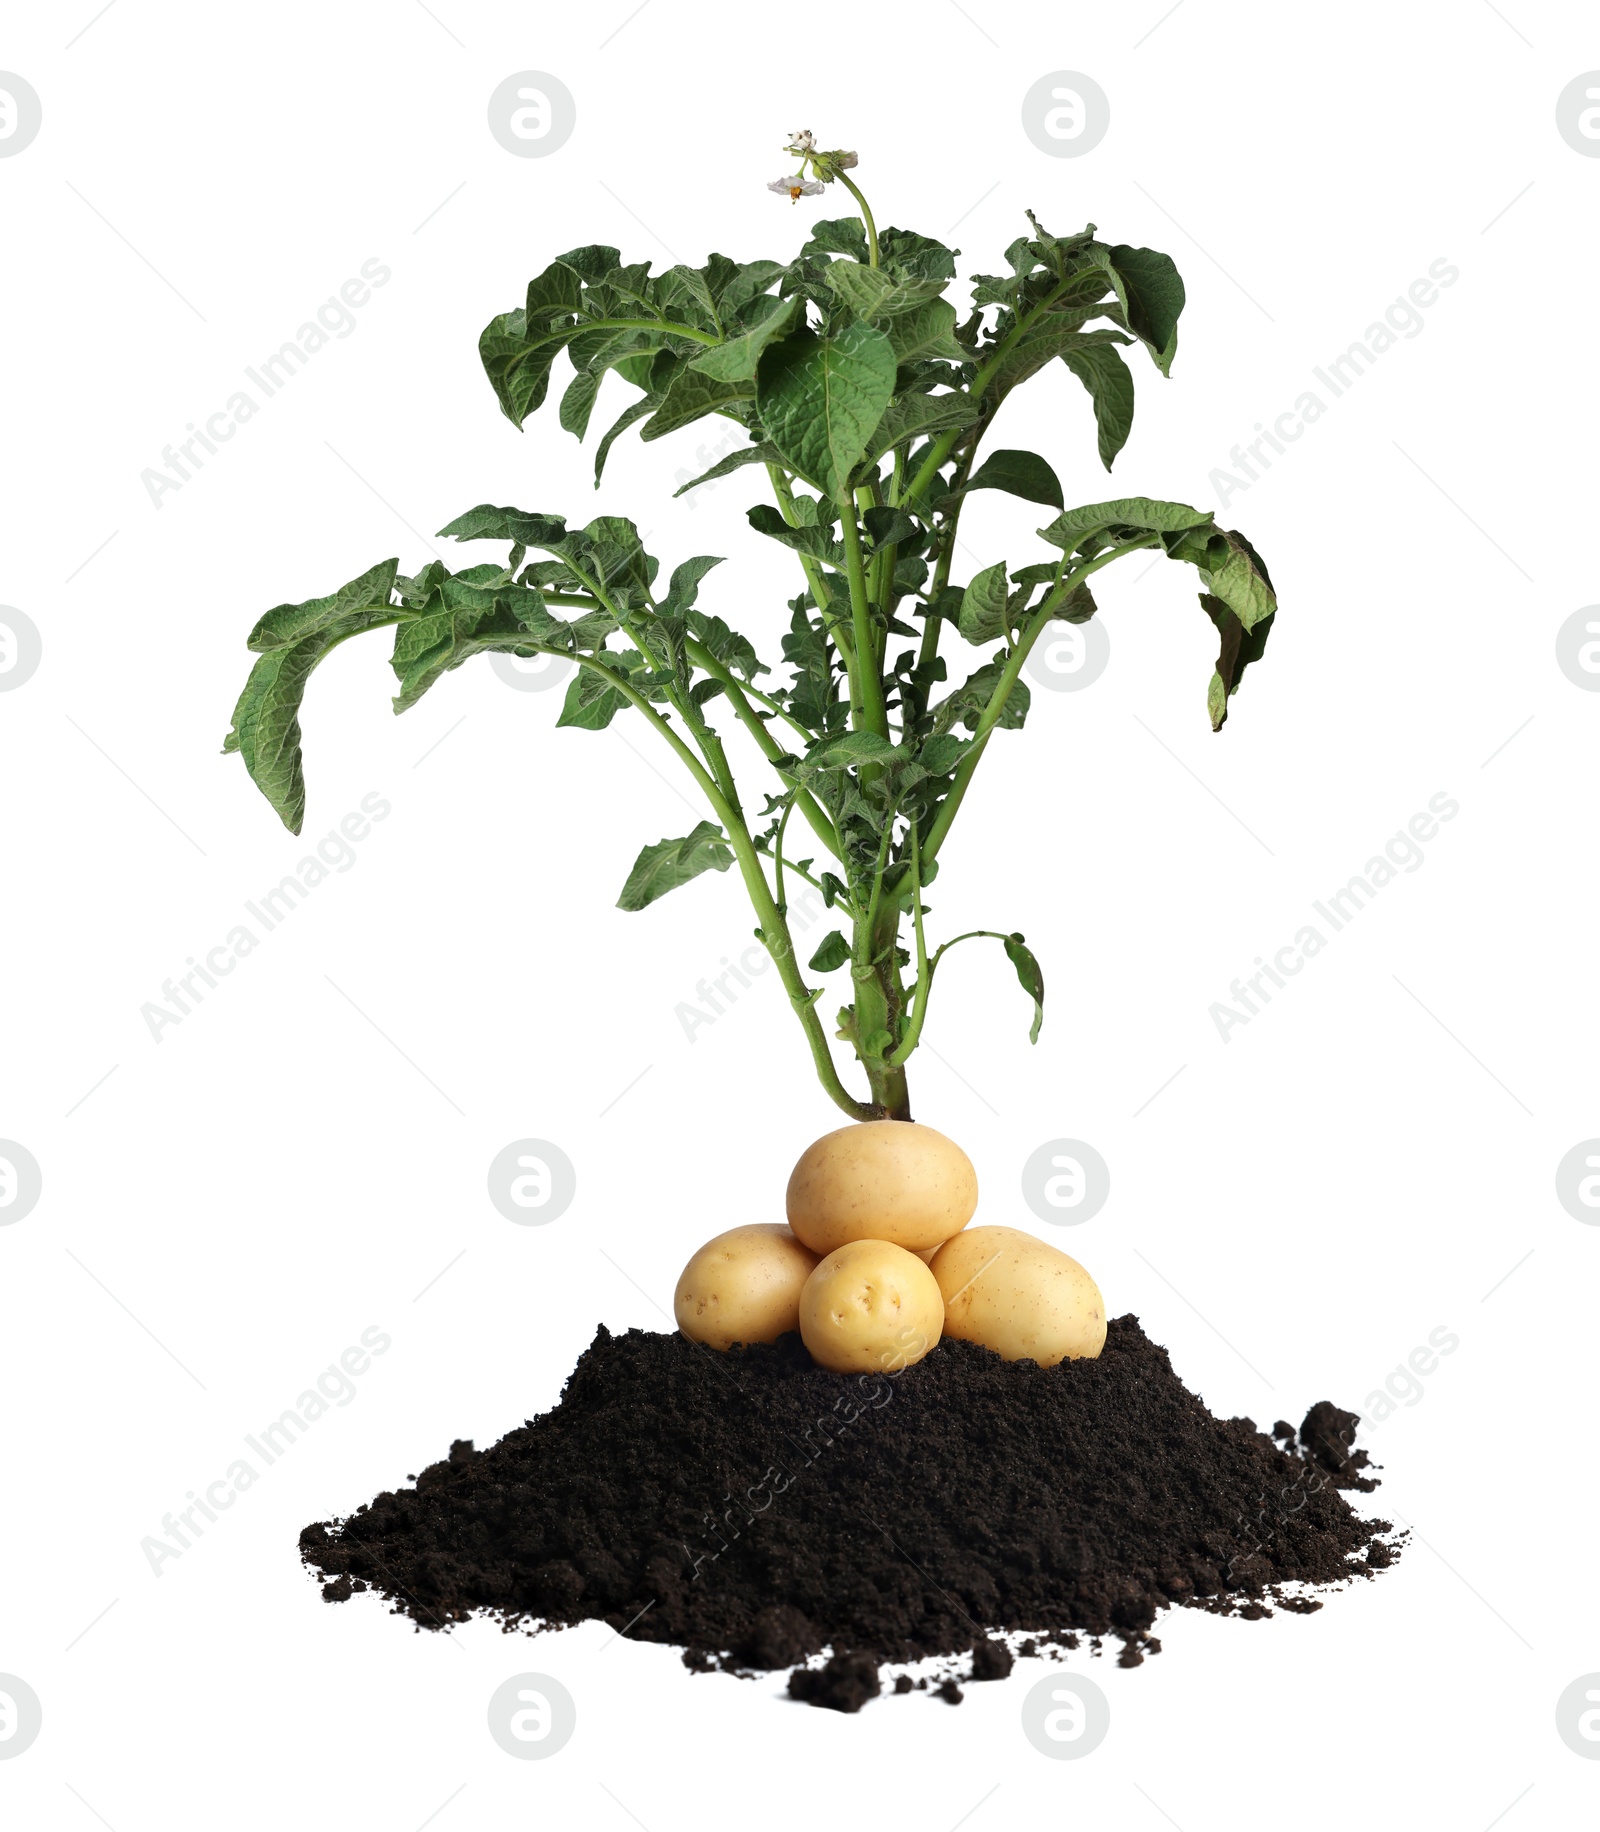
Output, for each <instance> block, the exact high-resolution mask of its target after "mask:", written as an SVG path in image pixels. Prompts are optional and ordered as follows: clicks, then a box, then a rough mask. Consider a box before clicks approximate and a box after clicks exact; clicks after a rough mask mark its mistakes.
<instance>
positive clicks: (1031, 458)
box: [966, 451, 1062, 509]
mask: <svg viewBox="0 0 1600 1832" xmlns="http://www.w3.org/2000/svg"><path fill="white" fill-rule="evenodd" d="M966 487H967V489H968V490H1004V491H1006V492H1007V493H1008V494H1009V495H1011V496H1020V497H1021V498H1022V499H1023V501H1024V502H1030V503H1043V504H1044V505H1045V507H1046V508H1049V509H1059V508H1060V507H1061V502H1062V498H1061V480H1060V479H1059V478H1058V477H1057V476H1056V474H1055V472H1054V471H1053V470H1052V469H1051V467H1050V466H1049V465H1048V464H1046V463H1045V461H1044V459H1042V458H1041V457H1040V456H1039V454H1038V453H1037V452H1005V451H1002V452H991V453H990V454H989V456H988V457H987V458H986V459H985V460H984V461H983V463H982V464H981V465H980V466H979V467H978V470H977V473H976V475H975V476H972V477H969V478H968V479H967V485H966Z"/></svg>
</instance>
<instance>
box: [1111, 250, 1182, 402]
mask: <svg viewBox="0 0 1600 1832" xmlns="http://www.w3.org/2000/svg"><path fill="white" fill-rule="evenodd" d="M1110 272H1111V276H1112V283H1113V285H1114V286H1115V287H1116V289H1117V297H1118V298H1119V299H1120V300H1121V301H1122V309H1123V312H1124V313H1125V314H1126V316H1127V320H1128V329H1129V330H1130V331H1132V332H1133V334H1134V336H1135V337H1137V338H1139V339H1140V340H1141V341H1142V342H1143V343H1145V344H1146V345H1147V346H1148V347H1149V350H1150V354H1151V356H1152V357H1153V358H1154V359H1155V365H1156V367H1157V368H1158V369H1159V370H1160V371H1161V373H1162V374H1163V375H1170V374H1171V373H1172V359H1173V357H1174V356H1175V355H1176V354H1177V350H1178V315H1179V314H1180V313H1181V312H1182V310H1183V307H1184V298H1185V295H1184V290H1183V280H1182V278H1181V276H1180V275H1179V273H1178V270H1177V268H1176V267H1175V266H1174V265H1173V263H1172V259H1171V257H1170V256H1169V255H1164V254H1160V253H1158V252H1157V251H1156V250H1155V249H1154V248H1129V247H1126V246H1120V247H1116V248H1113V249H1111V250H1110Z"/></svg>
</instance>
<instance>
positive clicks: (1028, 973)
mask: <svg viewBox="0 0 1600 1832" xmlns="http://www.w3.org/2000/svg"><path fill="white" fill-rule="evenodd" d="M1005 950H1006V958H1007V959H1008V960H1009V961H1010V962H1011V964H1012V966H1013V967H1015V968H1016V970H1017V978H1018V979H1019V980H1020V981H1021V982H1022V990H1023V991H1024V992H1025V993H1027V995H1028V997H1029V998H1030V999H1032V1000H1033V1025H1032V1028H1031V1029H1030V1030H1029V1032H1028V1041H1029V1042H1030V1043H1037V1042H1038V1041H1039V1026H1040V1025H1041V1024H1043V1023H1044V973H1043V971H1042V970H1041V968H1040V966H1039V963H1038V961H1036V960H1035V959H1034V957H1033V952H1032V950H1031V949H1029V948H1026V947H1024V946H1023V938H1022V937H1021V936H1020V935H1008V936H1007V937H1006V939H1005Z"/></svg>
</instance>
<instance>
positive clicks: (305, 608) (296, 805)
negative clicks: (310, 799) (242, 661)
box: [222, 560, 399, 833]
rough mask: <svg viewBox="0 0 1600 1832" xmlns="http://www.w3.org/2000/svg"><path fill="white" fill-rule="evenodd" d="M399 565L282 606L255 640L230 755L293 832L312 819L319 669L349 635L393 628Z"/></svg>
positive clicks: (227, 742) (227, 744) (387, 563)
mask: <svg viewBox="0 0 1600 1832" xmlns="http://www.w3.org/2000/svg"><path fill="white" fill-rule="evenodd" d="M398 564H399V563H398V562H397V561H395V560H384V561H382V562H381V563H380V564H379V565H377V566H374V567H371V568H369V569H368V571H366V572H364V573H362V574H361V575H360V576H359V577H358V578H355V579H352V580H351V581H350V583H349V584H348V585H344V586H341V587H340V588H339V590H338V591H336V592H334V593H332V594H331V595H330V596H329V597H326V598H311V599H308V600H307V601H306V602H305V603H304V604H280V605H278V606H276V607H275V608H274V609H273V610H270V611H268V612H267V614H266V615H265V616H264V617H263V618H261V620H260V621H259V622H258V623H257V625H256V627H255V629H254V630H252V631H251V633H250V647H251V648H252V649H253V650H255V651H257V653H258V659H257V661H256V663H255V665H254V666H253V667H252V668H251V670H250V673H249V676H248V677H247V678H246V681H245V684H244V690H243V691H242V692H241V693H240V695H239V698H238V701H237V703H236V704H235V706H234V709H233V723H232V727H231V729H230V730H229V732H228V735H227V736H226V738H224V739H223V742H222V748H223V750H224V751H237V752H238V753H239V755H240V756H241V757H242V758H243V759H244V765H245V768H246V769H247V770H248V771H249V772H250V777H251V780H252V781H253V782H254V783H255V785H256V787H257V788H258V789H260V791H261V793H262V794H263V795H264V796H266V798H267V800H268V801H269V802H270V803H271V804H272V806H273V808H274V809H276V811H277V814H278V818H279V819H280V820H281V821H282V822H283V824H284V826H285V827H287V828H288V829H289V831H290V832H291V833H298V832H299V831H300V828H301V824H302V823H303V821H304V819H305V808H306V784H305V769H304V761H303V757H302V752H301V742H300V703H301V700H302V699H303V698H304V696H305V690H306V682H307V681H308V680H309V679H310V678H311V672H312V670H313V669H314V668H315V667H316V665H317V663H318V662H320V661H321V660H322V658H323V657H324V656H325V655H326V654H327V653H328V652H329V650H330V649H332V648H334V647H335V646H336V645H337V644H338V643H340V642H342V641H343V640H344V639H345V638H346V637H347V636H355V635H358V634H359V633H360V632H362V631H364V630H373V629H380V628H383V627H385V626H386V625H388V624H392V623H393V622H394V621H395V619H396V616H397V611H396V607H395V606H394V605H393V604H392V603H391V602H390V593H391V591H392V590H393V588H394V584H395V579H396V574H397V571H398Z"/></svg>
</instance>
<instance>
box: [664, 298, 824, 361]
mask: <svg viewBox="0 0 1600 1832" xmlns="http://www.w3.org/2000/svg"><path fill="white" fill-rule="evenodd" d="M762 303H763V305H764V306H765V307H767V308H768V309H767V310H766V311H765V312H764V313H763V315H762V316H761V317H759V318H757V320H756V322H755V323H754V324H753V325H751V327H750V328H749V329H748V330H747V331H745V332H744V334H743V335H742V336H739V337H734V338H730V339H729V341H728V342H727V343H724V344H719V345H718V346H717V347H716V349H714V350H702V351H701V353H700V354H699V355H698V356H696V357H695V358H693V359H692V361H691V362H690V364H689V367H690V368H691V369H693V370H696V371H698V372H699V373H700V374H701V375H705V376H709V377H710V378H711V379H712V380H713V381H718V382H753V381H754V380H755V377H756V370H757V368H758V367H759V366H760V363H761V353H762V352H763V351H764V350H765V349H766V347H767V345H768V344H770V343H774V342H776V340H777V339H778V338H780V337H787V336H788V334H789V333H790V332H791V331H792V330H794V329H795V328H796V326H798V325H802V324H804V323H805V317H806V302H805V300H804V299H801V298H799V297H798V296H797V297H795V298H793V299H779V298H776V297H768V298H765V299H763V301H762Z"/></svg>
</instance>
